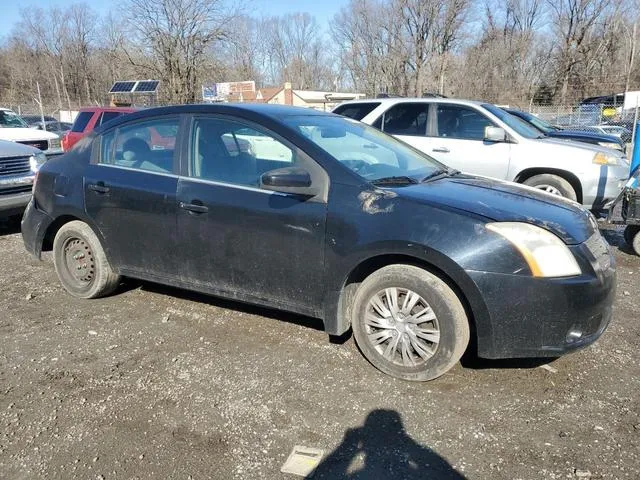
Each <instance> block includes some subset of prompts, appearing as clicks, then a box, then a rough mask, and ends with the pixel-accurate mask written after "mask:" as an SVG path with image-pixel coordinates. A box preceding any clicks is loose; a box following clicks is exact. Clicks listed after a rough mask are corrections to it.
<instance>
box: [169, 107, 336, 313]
mask: <svg viewBox="0 0 640 480" xmlns="http://www.w3.org/2000/svg"><path fill="white" fill-rule="evenodd" d="M188 138H189V140H188V142H189V148H188V151H189V155H188V159H187V162H186V164H185V165H183V175H182V176H181V177H180V180H179V182H178V194H177V201H178V205H179V212H178V229H177V231H178V232H179V236H180V245H181V248H180V250H179V251H180V253H181V255H182V259H181V262H180V265H181V269H182V270H181V276H182V278H184V279H186V280H187V281H188V282H190V283H192V284H195V285H196V286H198V287H200V288H203V289H205V290H208V291H213V292H214V293H215V292H220V293H223V294H224V295H225V296H230V297H235V298H238V299H247V300H250V301H253V302H256V303H262V304H267V305H274V306H279V307H282V308H287V309H291V310H294V311H298V312H300V313H305V314H309V315H317V314H319V312H320V309H321V305H322V292H323V289H322V288H321V285H322V284H323V281H324V255H325V252H324V245H325V225H326V218H327V199H326V195H325V196H324V198H321V197H318V198H316V197H314V198H308V197H304V196H300V195H295V194H288V193H281V192H275V191H271V190H266V189H264V188H262V187H261V186H260V181H259V180H260V177H261V175H262V174H263V173H265V172H267V171H270V170H274V169H278V168H283V167H292V166H296V167H300V168H303V169H305V170H307V171H310V172H311V173H312V178H313V181H314V183H317V182H320V183H322V182H325V183H326V185H325V187H326V188H325V191H326V190H328V175H327V174H326V172H324V170H322V169H321V167H320V166H319V165H318V164H317V163H315V162H314V161H313V160H312V159H311V158H309V157H308V156H307V155H306V154H305V153H304V152H302V151H301V150H299V149H298V148H297V147H295V146H294V145H292V144H290V143H289V142H287V141H286V140H285V139H283V138H281V137H279V136H277V135H275V134H273V133H272V132H270V131H268V130H266V129H264V128H262V127H261V126H259V125H257V124H253V123H250V122H247V121H244V120H241V119H238V118H235V117H230V116H223V115H206V116H197V117H194V118H193V119H192V122H191V128H190V133H189V137H188ZM263 157H264V158H263Z"/></svg>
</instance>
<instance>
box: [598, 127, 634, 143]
mask: <svg viewBox="0 0 640 480" xmlns="http://www.w3.org/2000/svg"><path fill="white" fill-rule="evenodd" d="M589 128H590V129H591V130H593V131H596V132H598V133H603V134H605V135H612V136H614V137H618V138H619V139H620V140H622V141H623V142H625V143H629V142H631V130H629V129H628V128H626V127H624V126H622V125H611V124H602V125H593V126H591V127H589Z"/></svg>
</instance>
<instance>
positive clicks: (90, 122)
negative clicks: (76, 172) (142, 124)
mask: <svg viewBox="0 0 640 480" xmlns="http://www.w3.org/2000/svg"><path fill="white" fill-rule="evenodd" d="M137 110H138V109H137V108H133V107H87V108H81V109H80V112H78V116H77V117H76V119H75V121H74V122H73V126H72V127H71V131H69V132H67V133H66V134H65V136H64V137H63V138H62V149H63V150H64V151H65V152H68V151H69V150H71V148H72V147H73V146H74V145H75V144H76V143H78V141H79V140H80V139H81V138H82V137H84V136H85V135H88V134H89V133H91V132H92V131H93V130H94V129H95V128H97V127H99V126H100V125H102V124H103V123H106V122H108V121H109V120H113V119H114V118H118V117H119V116H121V115H125V114H127V113H132V112H135V111H137Z"/></svg>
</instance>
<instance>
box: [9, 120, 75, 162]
mask: <svg viewBox="0 0 640 480" xmlns="http://www.w3.org/2000/svg"><path fill="white" fill-rule="evenodd" d="M0 140H9V141H11V142H16V143H22V144H23V145H29V146H30V147H35V148H37V149H39V150H42V151H43V152H44V153H45V154H46V155H47V156H53V155H59V154H61V153H63V152H62V147H61V145H60V137H58V135H56V134H55V133H51V132H47V131H45V130H37V129H35V128H29V125H28V124H27V122H25V121H24V120H23V119H22V117H20V116H19V115H18V114H17V113H15V112H14V111H13V110H9V109H8V108H0Z"/></svg>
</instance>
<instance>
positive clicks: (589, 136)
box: [503, 108, 627, 152]
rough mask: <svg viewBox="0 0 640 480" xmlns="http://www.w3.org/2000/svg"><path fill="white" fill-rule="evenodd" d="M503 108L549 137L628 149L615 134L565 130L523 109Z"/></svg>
mask: <svg viewBox="0 0 640 480" xmlns="http://www.w3.org/2000/svg"><path fill="white" fill-rule="evenodd" d="M503 110H504V111H506V112H508V113H510V114H511V115H515V116H516V117H518V118H519V119H521V120H524V121H525V122H527V123H528V124H529V125H532V126H533V127H534V128H535V129H536V130H538V131H540V133H542V134H544V135H545V136H547V137H551V138H561V139H565V140H574V141H576V142H583V143H590V144H592V145H600V146H601V147H605V148H613V149H614V150H620V151H621V152H625V151H626V149H627V145H626V143H625V142H623V141H622V139H620V138H619V137H616V136H613V135H605V134H603V133H596V132H592V131H590V130H565V129H562V128H559V127H556V126H554V125H551V124H550V123H549V122H547V121H545V120H543V119H541V118H539V117H536V116H535V115H533V114H531V113H528V112H523V111H522V110H517V109H515V108H503Z"/></svg>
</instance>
